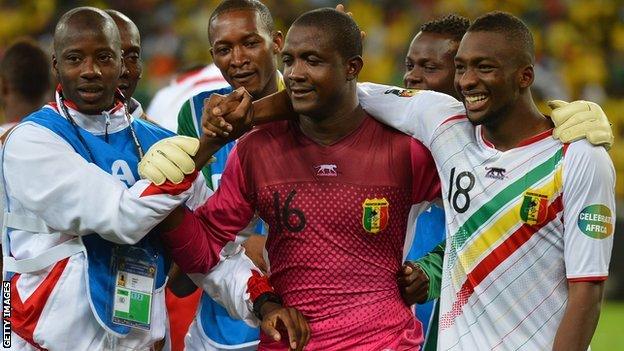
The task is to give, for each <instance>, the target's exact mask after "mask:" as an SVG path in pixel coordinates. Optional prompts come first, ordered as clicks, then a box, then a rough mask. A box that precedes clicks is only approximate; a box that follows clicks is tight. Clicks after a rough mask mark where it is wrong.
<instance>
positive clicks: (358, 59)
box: [345, 55, 364, 80]
mask: <svg viewBox="0 0 624 351" xmlns="http://www.w3.org/2000/svg"><path fill="white" fill-rule="evenodd" d="M345 66H346V68H347V71H346V77H347V80H354V79H357V77H358V74H360V71H361V70H362V67H364V60H362V56H360V55H356V56H353V57H351V58H350V59H348V60H347V64H346V65H345Z"/></svg>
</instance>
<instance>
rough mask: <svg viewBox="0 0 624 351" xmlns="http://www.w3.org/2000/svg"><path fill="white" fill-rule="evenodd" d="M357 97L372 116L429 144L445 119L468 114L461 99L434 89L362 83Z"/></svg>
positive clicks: (426, 144)
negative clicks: (414, 88)
mask: <svg viewBox="0 0 624 351" xmlns="http://www.w3.org/2000/svg"><path fill="white" fill-rule="evenodd" d="M358 98H359V100H360V103H361V104H362V107H363V108H364V110H366V112H368V113H369V114H370V115H371V116H373V117H374V118H376V119H377V120H379V121H380V122H382V123H384V124H387V125H389V126H391V127H393V128H396V129H398V130H400V131H402V132H403V133H405V134H408V135H411V136H412V137H414V138H416V139H418V140H419V141H420V142H421V143H423V144H424V145H425V146H427V147H429V146H430V142H431V138H432V136H433V133H434V132H435V130H436V129H437V128H438V127H439V126H440V125H441V124H442V123H443V122H444V121H446V120H448V119H449V118H452V117H455V116H463V115H465V114H466V110H465V109H464V105H463V104H462V103H461V102H459V101H457V100H456V99H455V98H453V97H452V96H449V95H446V94H442V93H438V92H435V91H431V90H411V89H403V88H398V87H393V86H388V85H381V84H375V83H359V84H358Z"/></svg>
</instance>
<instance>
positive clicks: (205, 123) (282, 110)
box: [202, 88, 297, 138]
mask: <svg viewBox="0 0 624 351" xmlns="http://www.w3.org/2000/svg"><path fill="white" fill-rule="evenodd" d="M246 98H247V99H251V95H249V93H247V92H246V91H245V90H244V89H243V88H240V89H238V90H236V91H234V92H232V93H230V94H228V95H226V96H220V97H219V101H218V102H217V105H216V106H214V107H213V108H212V109H204V114H203V116H202V127H203V132H204V134H206V135H208V136H211V137H215V138H228V137H232V136H236V137H238V136H240V135H238V134H239V133H240V131H244V132H246V131H248V130H250V129H251V128H252V127H253V126H254V125H259V124H264V123H269V122H274V121H281V120H290V119H296V118H297V114H296V113H295V112H294V111H293V109H292V105H291V103H290V99H289V97H288V94H286V91H280V92H277V93H275V94H271V95H269V96H267V97H264V98H262V99H260V100H256V101H254V102H253V103H251V104H250V105H249V106H247V103H246V102H244V99H246ZM233 130H238V132H233ZM241 135H242V134H241Z"/></svg>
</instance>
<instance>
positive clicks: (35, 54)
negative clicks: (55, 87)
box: [0, 39, 51, 103]
mask: <svg viewBox="0 0 624 351" xmlns="http://www.w3.org/2000/svg"><path fill="white" fill-rule="evenodd" d="M0 75H1V76H2V78H3V79H5V80H6V81H7V82H8V83H9V84H10V86H11V87H12V88H13V89H15V91H16V92H17V93H18V94H19V95H20V96H21V97H23V98H24V99H26V100H27V101H29V102H33V103H36V102H39V101H41V99H42V98H43V97H44V96H45V95H46V94H47V93H48V91H49V89H50V86H51V73H50V61H49V59H48V55H47V54H46V53H45V52H44V51H43V50H42V49H41V47H39V45H38V44H37V43H35V42H34V41H33V40H31V39H22V40H18V41H17V42H15V43H13V44H12V45H11V46H10V47H9V48H8V49H7V50H6V51H5V53H4V57H2V60H1V61H0Z"/></svg>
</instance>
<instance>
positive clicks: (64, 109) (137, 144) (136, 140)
mask: <svg viewBox="0 0 624 351" xmlns="http://www.w3.org/2000/svg"><path fill="white" fill-rule="evenodd" d="M59 100H60V101H59V103H60V105H61V109H62V112H63V114H65V117H67V119H68V120H69V122H70V123H71V124H72V126H73V127H74V129H75V130H76V134H77V135H78V139H80V142H81V143H82V144H83V145H84V147H85V148H86V149H87V152H88V153H89V158H90V159H91V160H90V161H91V163H95V158H94V157H93V153H92V152H91V149H89V146H88V145H87V142H86V141H85V140H84V138H83V137H82V135H81V134H80V132H79V129H78V124H77V123H76V121H75V120H74V118H73V117H72V116H71V114H70V113H69V110H68V109H67V106H65V98H64V97H63V94H62V93H61V92H59ZM124 115H125V116H126V120H127V121H128V127H130V134H131V135H132V141H133V142H134V148H135V149H136V152H137V155H138V157H139V161H140V160H141V159H142V158H143V155H144V154H145V153H144V152H143V147H141V143H140V142H139V138H138V137H137V134H136V131H135V130H134V127H133V126H132V119H131V118H130V113H129V112H128V105H127V103H126V102H124ZM107 133H108V132H107ZM107 142H108V141H107Z"/></svg>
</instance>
